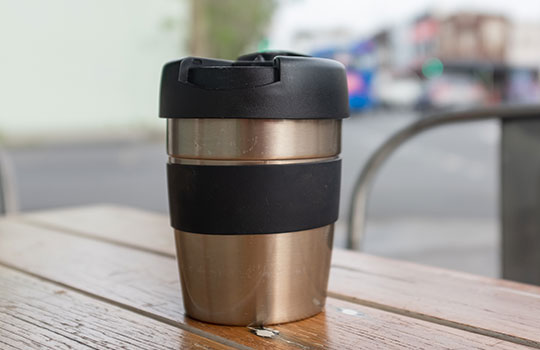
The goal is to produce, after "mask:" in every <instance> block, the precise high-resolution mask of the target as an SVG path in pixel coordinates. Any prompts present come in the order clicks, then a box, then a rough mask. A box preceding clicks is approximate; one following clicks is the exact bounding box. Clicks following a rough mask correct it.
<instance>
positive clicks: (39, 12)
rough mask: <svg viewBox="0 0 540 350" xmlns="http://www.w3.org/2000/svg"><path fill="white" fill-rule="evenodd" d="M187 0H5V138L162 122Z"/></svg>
mask: <svg viewBox="0 0 540 350" xmlns="http://www.w3.org/2000/svg"><path fill="white" fill-rule="evenodd" d="M188 17H189V16H188V9H187V3H186V1H183V0H46V1H44V0H0V135H4V136H7V137H9V138H13V137H15V136H17V135H22V136H25V135H29V134H31V135H35V134H44V133H48V132H54V133H58V132H60V133H61V132H64V133H68V132H69V133H81V132H89V131H96V130H105V129H111V128H123V127H133V126H136V127H140V126H150V127H151V126H156V125H160V126H162V124H161V123H159V121H158V119H157V113H158V88H159V75H160V70H161V67H162V65H163V63H164V62H166V61H170V60H173V59H177V58H179V57H180V56H181V55H182V54H184V47H185V45H183V43H184V42H185V40H186V37H185V35H186V31H187V20H188Z"/></svg>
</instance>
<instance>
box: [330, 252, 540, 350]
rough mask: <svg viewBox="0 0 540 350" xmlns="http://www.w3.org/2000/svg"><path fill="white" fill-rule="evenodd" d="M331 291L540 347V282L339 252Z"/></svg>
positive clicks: (345, 296) (453, 325)
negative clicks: (515, 279)
mask: <svg viewBox="0 0 540 350" xmlns="http://www.w3.org/2000/svg"><path fill="white" fill-rule="evenodd" d="M330 286H331V287H330V295H332V296H334V297H337V298H340V299H343V300H349V301H354V302H357V303H360V304H362V305H367V306H372V307H377V308H380V309H382V310H387V311H392V312H395V313H399V314H402V315H408V316H412V317H416V318H419V319H424V320H428V321H430V322H436V323H439V324H444V325H448V326H452V327H456V328H460V329H465V330H469V331H474V332H477V333H480V334H485V335H489V336H495V337H499V338H500V339H505V340H509V341H513V342H517V343H521V344H526V345H529V346H535V347H540V287H538V286H532V285H526V284H522V283H517V282H512V281H506V280H498V279H493V278H488V277H481V276H476V275H471V274H467V273H461V272H456V271H450V270H444V269H440V268H434V267H429V266H422V265H418V264H414V263H407V262H401V261H395V260H391V259H386V258H382V257H375V256H369V255H365V254H357V253H353V252H348V251H340V252H338V253H337V254H335V256H334V258H333V269H332V273H331V274H330Z"/></svg>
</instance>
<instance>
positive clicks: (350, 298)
mask: <svg viewBox="0 0 540 350" xmlns="http://www.w3.org/2000/svg"><path fill="white" fill-rule="evenodd" d="M14 218H15V219H16V220H17V221H19V222H21V223H24V224H28V225H31V226H35V227H39V228H44V229H49V230H53V231H55V232H58V233H63V234H67V235H72V236H78V237H81V238H85V239H90V240H93V241H100V242H105V243H108V244H112V245H116V246H121V247H126V248H130V249H135V250H139V251H143V252H146V253H150V254H155V255H158V256H162V257H166V258H172V259H176V255H175V254H170V253H167V252H163V251H160V250H157V249H152V248H146V247H143V246H141V245H138V244H129V243H127V242H125V241H120V240H114V239H107V238H106V237H102V236H95V235H93V234H91V233H85V232H82V231H78V230H74V229H71V228H66V227H64V226H62V225H57V224H53V223H47V222H42V221H40V220H39V219H37V220H35V219H31V218H26V217H24V216H18V217H14ZM0 264H2V265H5V266H9V267H10V268H12V269H15V270H17V271H21V272H23V273H27V274H29V275H32V276H35V277H38V278H41V279H43V280H46V281H49V282H51V283H55V284H57V285H61V286H63V287H65V288H69V289H72V290H74V291H77V292H79V293H82V294H85V295H88V296H91V297H93V298H96V299H99V300H102V301H105V302H108V303H111V304H114V305H116V306H119V307H122V308H124V309H127V310H130V311H132V312H135V313H141V314H143V315H144V316H146V317H150V318H153V319H156V320H158V321H161V322H164V323H167V324H169V325H172V326H175V327H178V328H181V329H184V330H186V331H190V332H192V333H195V334H197V335H201V336H203V337H205V338H208V339H211V340H214V341H216V342H220V343H222V344H224V345H229V346H232V347H240V348H248V347H246V346H244V345H242V344H237V343H234V342H232V341H229V340H228V339H226V338H221V337H219V336H215V335H213V334H211V333H206V332H204V331H201V330H198V329H197V328H194V327H190V326H188V325H185V324H182V323H179V322H176V321H174V320H171V319H167V318H164V317H161V316H158V315H154V314H152V313H149V312H146V311H143V310H140V309H137V308H134V307H132V306H130V305H127V304H122V303H118V302H115V301H112V300H109V299H106V298H103V297H101V296H98V295H94V294H92V293H88V292H86V291H84V290H79V289H77V288H73V287H70V286H69V285H65V284H63V283H61V282H57V281H54V280H49V279H47V278H43V277H42V276H39V275H35V274H33V273H31V272H28V271H24V270H20V269H18V268H17V267H14V266H10V265H9V264H6V263H2V262H1V261H0ZM332 268H334V269H343V270H349V271H355V272H361V271H360V270H356V269H354V268H352V267H350V266H341V265H339V264H332ZM328 296H329V297H332V298H335V299H338V300H343V301H347V302H351V303H353V304H358V305H362V306H366V307H370V308H374V309H378V310H382V311H386V312H390V313H393V314H397V315H400V316H405V317H410V318H414V319H418V320H422V321H426V322H431V323H435V324H439V325H442V326H446V327H451V328H454V329H458V330H462V331H466V332H470V333H475V334H480V335H483V336H488V337H491V338H495V339H499V340H504V341H508V342H511V343H514V344H519V345H525V346H529V347H533V348H537V349H540V342H537V341H533V340H529V339H526V338H521V337H517V336H512V335H509V334H504V333H501V332H498V331H492V330H489V329H486V328H480V327H474V326H471V325H467V324H463V323H459V322H456V321H451V320H447V319H443V318H439V317H436V316H430V315H427V314H423V313H419V312H416V311H410V310H405V309H401V308H398V307H394V306H390V305H387V304H382V303H377V302H373V301H370V300H367V299H362V298H357V297H353V296H349V295H345V294H340V293H336V292H331V291H328ZM201 332H202V333H201ZM215 337H217V338H219V339H222V340H225V341H227V342H232V343H233V344H234V345H231V344H230V343H223V342H222V341H220V340H217V339H215Z"/></svg>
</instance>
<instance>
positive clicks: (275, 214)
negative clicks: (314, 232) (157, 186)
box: [167, 159, 341, 234]
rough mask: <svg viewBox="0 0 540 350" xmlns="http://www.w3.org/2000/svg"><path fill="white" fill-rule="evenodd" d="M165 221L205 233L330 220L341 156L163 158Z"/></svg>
mask: <svg viewBox="0 0 540 350" xmlns="http://www.w3.org/2000/svg"><path fill="white" fill-rule="evenodd" d="M167 175H168V183H169V206H170V213H171V225H172V226H173V227H174V228H176V229H178V230H182V231H187V232H194V233H207V234H261V233H279V232H290V231H300V230H307V229H311V228H315V227H321V226H325V225H328V224H331V223H333V222H335V221H336V220H337V218H338V210H339V190H340V179H341V160H339V159H336V160H330V161H323V162H317V163H297V164H279V165H276V164H272V165H227V166H215V165H186V164H168V165H167Z"/></svg>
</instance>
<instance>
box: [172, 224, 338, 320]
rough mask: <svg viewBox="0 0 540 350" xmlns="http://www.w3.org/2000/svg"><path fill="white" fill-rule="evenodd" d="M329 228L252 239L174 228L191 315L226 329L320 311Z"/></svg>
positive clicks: (328, 254) (327, 263) (327, 262)
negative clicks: (223, 326)
mask: <svg viewBox="0 0 540 350" xmlns="http://www.w3.org/2000/svg"><path fill="white" fill-rule="evenodd" d="M333 233H334V225H333V224H332V225H328V226H324V227H320V228H315V229H310V230H305V231H297V232H287V233H277V234H256V235H207V234H197V233H189V232H183V231H179V230H175V238H176V251H177V258H178V266H179V269H180V278H181V282H182V292H183V295H184V306H185V309H186V312H187V314H188V315H189V316H190V317H193V318H196V319H198V320H201V321H206V322H211V323H217V324H227V325H238V326H240V325H243V326H245V325H266V324H276V323H284V322H290V321H295V320H300V319H303V318H306V317H309V316H313V315H315V314H317V313H319V312H320V311H321V310H322V308H323V307H324V303H325V298H326V288H327V284H328V273H329V269H330V259H331V254H332V240H333Z"/></svg>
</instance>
